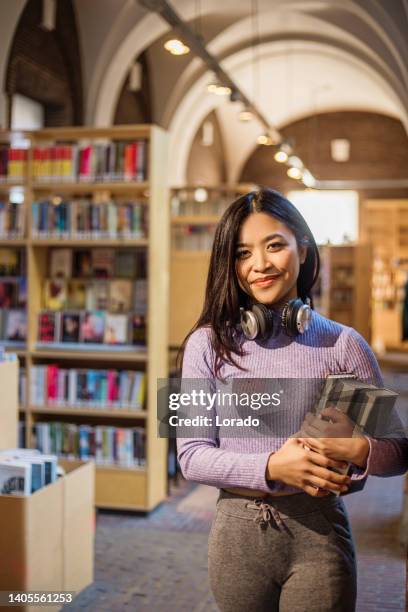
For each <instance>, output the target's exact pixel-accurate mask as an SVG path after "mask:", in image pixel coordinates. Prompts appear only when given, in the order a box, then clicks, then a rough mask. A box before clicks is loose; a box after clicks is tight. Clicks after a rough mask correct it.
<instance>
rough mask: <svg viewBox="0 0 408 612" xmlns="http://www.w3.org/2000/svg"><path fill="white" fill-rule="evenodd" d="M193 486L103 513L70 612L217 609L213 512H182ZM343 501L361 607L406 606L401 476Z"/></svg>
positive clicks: (373, 483)
mask: <svg viewBox="0 0 408 612" xmlns="http://www.w3.org/2000/svg"><path fill="white" fill-rule="evenodd" d="M193 487H194V485H192V484H191V483H186V482H181V483H180V485H179V486H178V487H177V488H173V491H172V495H171V496H170V498H169V499H168V501H166V502H165V503H164V504H162V505H161V506H160V507H159V508H158V509H157V510H156V511H155V512H153V513H152V514H151V515H150V516H148V517H143V516H134V515H131V514H121V513H109V512H103V513H99V514H98V520H97V530H96V546H95V562H96V563H95V581H94V583H93V585H91V586H90V587H88V588H87V589H85V590H84V591H83V592H82V593H81V594H80V595H79V596H77V598H76V599H75V601H74V603H73V604H71V605H70V606H65V607H64V610H70V611H75V610H86V611H92V612H93V611H95V612H103V611H109V612H113V611H114V612H120V611H122V610H132V611H137V612H139V611H140V612H145V611H147V610H149V611H150V612H155V611H166V612H173V611H174V612H184V611H186V612H216V610H217V607H216V606H215V604H214V601H213V598H212V595H211V593H210V590H209V586H208V578H207V536H208V531H209V527H210V522H211V513H210V512H208V511H204V510H203V512H199V513H185V512H183V513H181V512H177V510H176V507H177V504H178V503H179V501H180V500H181V499H182V497H183V496H185V495H187V494H188V493H189V492H190V491H192V489H193ZM344 499H345V503H346V505H347V507H348V510H349V514H350V518H351V522H352V526H353V532H354V537H355V540H356V545H357V551H358V584H359V595H358V607H357V611H358V612H377V611H378V612H379V611H384V612H388V611H389V612H391V611H392V612H397V611H403V610H405V607H404V592H405V554H404V551H403V550H402V548H401V547H400V545H399V543H398V535H399V533H398V531H399V514H400V509H401V503H402V478H401V477H395V478H387V479H381V478H370V479H369V481H368V483H367V485H366V488H365V489H364V491H362V492H360V493H356V494H354V495H350V496H346V497H345V498H344ZM294 612H296V611H294ZM310 612H313V611H310Z"/></svg>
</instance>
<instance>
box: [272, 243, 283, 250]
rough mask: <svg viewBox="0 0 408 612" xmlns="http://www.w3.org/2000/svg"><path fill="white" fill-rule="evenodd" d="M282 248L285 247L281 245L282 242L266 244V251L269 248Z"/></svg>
mask: <svg viewBox="0 0 408 612" xmlns="http://www.w3.org/2000/svg"><path fill="white" fill-rule="evenodd" d="M284 246H285V245H284V244H283V242H270V243H269V244H268V249H269V248H272V249H281V248H282V247H284Z"/></svg>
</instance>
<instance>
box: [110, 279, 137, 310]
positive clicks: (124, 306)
mask: <svg viewBox="0 0 408 612" xmlns="http://www.w3.org/2000/svg"><path fill="white" fill-rule="evenodd" d="M131 309H132V281H131V280H127V279H120V280H112V281H111V282H110V283H109V311H110V312H112V313H124V312H129V311H130V310H131Z"/></svg>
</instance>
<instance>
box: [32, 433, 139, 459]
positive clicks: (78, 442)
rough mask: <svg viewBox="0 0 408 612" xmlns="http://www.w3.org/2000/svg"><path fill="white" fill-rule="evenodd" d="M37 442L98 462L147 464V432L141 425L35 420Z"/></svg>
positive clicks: (63, 453)
mask: <svg viewBox="0 0 408 612" xmlns="http://www.w3.org/2000/svg"><path fill="white" fill-rule="evenodd" d="M34 432H35V438H36V446H37V448H38V449H39V450H41V451H42V452H44V453H46V454H50V453H51V454H55V455H57V456H62V457H66V458H67V459H82V460H86V459H91V458H93V459H94V460H95V462H96V463H97V464H99V465H107V466H109V465H112V466H115V465H116V466H118V467H137V466H144V465H145V464H146V432H145V429H144V428H142V427H126V428H121V427H112V426H101V425H97V426H92V425H77V424H74V423H60V422H49V423H36V424H35V426H34Z"/></svg>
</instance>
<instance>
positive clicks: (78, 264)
mask: <svg viewBox="0 0 408 612" xmlns="http://www.w3.org/2000/svg"><path fill="white" fill-rule="evenodd" d="M54 250H58V249H54ZM51 257H52V252H51ZM73 275H74V276H75V277H77V278H90V277H92V275H93V267H92V251H91V250H90V249H86V250H75V251H74V269H73Z"/></svg>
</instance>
